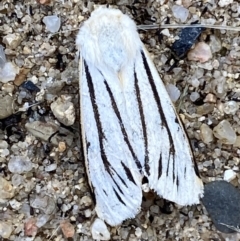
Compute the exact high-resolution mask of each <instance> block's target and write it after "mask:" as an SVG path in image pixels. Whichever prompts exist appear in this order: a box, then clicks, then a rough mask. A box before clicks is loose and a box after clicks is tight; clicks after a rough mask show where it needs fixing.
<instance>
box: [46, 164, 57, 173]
mask: <svg viewBox="0 0 240 241" xmlns="http://www.w3.org/2000/svg"><path fill="white" fill-rule="evenodd" d="M56 169H57V164H56V163H52V164H50V165H48V166H45V171H46V172H52V171H54V170H56Z"/></svg>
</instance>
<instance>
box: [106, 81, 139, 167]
mask: <svg viewBox="0 0 240 241" xmlns="http://www.w3.org/2000/svg"><path fill="white" fill-rule="evenodd" d="M104 84H105V86H106V90H107V92H108V94H109V97H110V99H111V104H112V108H113V110H114V112H115V114H116V116H117V118H118V122H119V125H120V128H121V132H122V135H123V139H124V141H125V143H126V144H127V146H128V149H129V151H130V152H131V154H132V157H133V159H134V161H135V163H136V165H137V167H138V169H139V170H141V169H142V165H141V163H140V162H139V160H138V158H137V155H136V154H135V152H134V150H133V147H132V145H131V143H130V141H129V137H128V134H127V132H126V130H125V127H124V124H123V121H122V117H121V114H120V112H119V109H118V107H117V103H116V101H115V99H114V96H113V93H112V91H111V89H110V87H109V85H108V83H107V81H106V80H105V81H104Z"/></svg>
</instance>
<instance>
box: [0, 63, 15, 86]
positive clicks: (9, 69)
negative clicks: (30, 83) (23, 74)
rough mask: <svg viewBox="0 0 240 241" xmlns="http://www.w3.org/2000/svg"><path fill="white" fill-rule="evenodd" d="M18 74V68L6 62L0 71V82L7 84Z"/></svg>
mask: <svg viewBox="0 0 240 241" xmlns="http://www.w3.org/2000/svg"><path fill="white" fill-rule="evenodd" d="M18 73H19V68H18V67H17V66H15V65H13V64H12V63H11V62H7V63H6V64H5V65H4V66H3V68H2V69H0V82H2V83H7V82H8V81H13V80H14V79H15V77H16V75H17V74H18Z"/></svg>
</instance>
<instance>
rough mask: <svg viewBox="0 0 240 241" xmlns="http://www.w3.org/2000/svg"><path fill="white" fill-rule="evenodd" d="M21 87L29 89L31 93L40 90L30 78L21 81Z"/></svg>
mask: <svg viewBox="0 0 240 241" xmlns="http://www.w3.org/2000/svg"><path fill="white" fill-rule="evenodd" d="M21 87H23V88H24V89H26V90H28V91H30V92H31V93H33V92H39V91H40V89H39V88H38V87H37V86H36V85H35V84H34V83H33V82H32V81H30V80H28V81H25V82H23V84H22V85H21Z"/></svg>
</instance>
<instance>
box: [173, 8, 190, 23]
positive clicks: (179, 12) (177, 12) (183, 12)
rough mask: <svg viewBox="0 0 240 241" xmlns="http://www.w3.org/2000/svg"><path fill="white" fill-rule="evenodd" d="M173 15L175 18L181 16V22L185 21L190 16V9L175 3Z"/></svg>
mask: <svg viewBox="0 0 240 241" xmlns="http://www.w3.org/2000/svg"><path fill="white" fill-rule="evenodd" d="M172 11H173V15H174V17H175V18H179V19H180V20H181V22H185V21H186V20H187V18H188V14H189V11H188V9H186V8H184V7H182V6H179V5H174V6H173V7H172Z"/></svg>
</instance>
